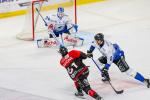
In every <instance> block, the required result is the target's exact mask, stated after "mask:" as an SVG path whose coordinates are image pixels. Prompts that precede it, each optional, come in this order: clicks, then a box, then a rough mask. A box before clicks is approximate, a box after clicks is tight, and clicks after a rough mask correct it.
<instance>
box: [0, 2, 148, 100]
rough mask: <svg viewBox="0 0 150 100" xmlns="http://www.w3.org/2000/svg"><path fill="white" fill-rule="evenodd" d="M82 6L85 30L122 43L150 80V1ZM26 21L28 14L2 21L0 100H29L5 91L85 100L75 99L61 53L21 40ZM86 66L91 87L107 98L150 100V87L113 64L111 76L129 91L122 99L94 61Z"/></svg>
mask: <svg viewBox="0 0 150 100" xmlns="http://www.w3.org/2000/svg"><path fill="white" fill-rule="evenodd" d="M78 8H79V9H78V20H79V22H78V25H79V29H80V30H81V31H84V32H91V33H96V32H103V33H104V34H105V36H106V38H107V39H108V40H111V41H113V42H117V43H119V44H120V46H121V47H122V49H124V51H125V54H126V60H127V62H128V63H129V65H130V66H131V67H132V68H133V69H135V70H137V71H139V72H141V73H142V74H143V75H144V76H145V77H149V78H150V64H149V58H150V53H149V51H150V0H107V1H106V2H101V3H95V4H90V5H84V6H80V7H78ZM23 21H24V16H19V17H13V18H7V19H0V88H1V89H2V90H1V89H0V100H29V99H25V97H20V98H19V97H18V98H17V99H15V98H13V96H12V95H11V93H10V95H4V94H5V92H4V90H3V89H6V90H7V89H8V90H15V91H20V92H23V93H28V94H32V95H36V96H40V97H45V98H49V100H80V99H78V98H76V97H74V95H73V94H74V92H75V91H76V90H75V88H74V87H73V82H72V80H71V79H70V78H69V77H68V75H67V72H66V70H65V69H64V68H62V67H61V66H60V64H59V60H60V55H59V54H58V53H57V51H56V49H51V48H41V49H39V48H37V47H36V44H35V42H26V41H20V40H17V39H16V38H15V36H16V34H17V33H19V32H20V31H21V30H22V28H23ZM87 48H88V46H87V45H85V46H83V47H79V48H75V49H79V50H82V51H85V52H86V50H87ZM97 57H98V55H96V56H95V59H96V58H97ZM85 63H86V64H87V65H90V66H91V67H90V68H89V69H90V75H89V81H90V83H91V87H92V88H93V89H95V90H96V91H97V92H98V94H100V95H101V96H102V97H104V99H105V100H134V99H135V100H150V89H147V88H146V87H145V86H144V85H143V84H141V83H140V82H137V81H136V80H134V79H132V78H129V77H127V76H126V75H125V74H122V73H121V72H120V71H119V70H118V68H117V67H116V66H114V65H112V67H111V69H110V74H111V77H112V83H113V84H114V86H115V87H116V88H119V87H120V88H121V89H124V90H125V92H124V94H122V95H116V94H115V93H114V92H113V90H112V89H111V88H110V86H109V85H106V84H103V83H102V82H101V77H100V74H99V71H98V70H97V68H96V67H95V65H94V64H93V62H92V61H91V60H90V59H88V60H86V61H85ZM7 93H8V94H9V92H6V94H7ZM9 96H11V97H12V98H9ZM86 98H87V100H92V98H90V97H89V96H86ZM31 100H32V99H31ZM41 100H45V99H41Z"/></svg>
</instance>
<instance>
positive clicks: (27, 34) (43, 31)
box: [16, 0, 77, 41]
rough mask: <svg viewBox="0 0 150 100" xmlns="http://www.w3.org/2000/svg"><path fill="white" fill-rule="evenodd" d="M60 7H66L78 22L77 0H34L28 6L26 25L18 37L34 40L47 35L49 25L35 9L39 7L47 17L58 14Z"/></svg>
mask: <svg viewBox="0 0 150 100" xmlns="http://www.w3.org/2000/svg"><path fill="white" fill-rule="evenodd" d="M58 7H64V9H65V13H66V14H67V15H69V16H70V18H71V19H72V21H73V23H77V14H76V10H77V7H76V0H34V1H31V2H30V4H29V6H28V8H27V13H26V15H25V21H24V27H23V29H22V31H21V32H20V33H18V34H17V36H16V37H17V39H20V40H26V41H32V40H36V39H38V38H44V37H47V36H48V33H47V31H48V30H47V27H46V26H45V23H44V22H43V20H42V18H41V17H40V16H39V14H38V12H37V11H36V10H35V9H36V8H37V9H38V10H39V12H40V13H41V15H42V16H43V17H44V18H45V17H46V16H47V15H52V14H57V8H58Z"/></svg>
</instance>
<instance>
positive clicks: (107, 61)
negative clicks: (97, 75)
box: [87, 33, 150, 88]
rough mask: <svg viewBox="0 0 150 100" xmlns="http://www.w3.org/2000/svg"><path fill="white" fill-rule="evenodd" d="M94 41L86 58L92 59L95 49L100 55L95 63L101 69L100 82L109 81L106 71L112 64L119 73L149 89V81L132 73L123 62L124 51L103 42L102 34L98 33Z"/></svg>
mask: <svg viewBox="0 0 150 100" xmlns="http://www.w3.org/2000/svg"><path fill="white" fill-rule="evenodd" d="M94 39H95V41H93V42H92V45H91V46H90V48H89V50H87V53H88V56H89V57H93V55H92V52H93V51H94V49H95V48H97V49H98V50H99V51H100V53H101V54H102V56H101V57H99V58H98V60H97V61H96V63H97V64H98V65H99V66H100V67H102V66H103V65H104V67H103V68H102V77H103V79H102V81H109V80H110V78H109V74H108V70H109V68H110V66H111V64H112V63H114V64H116V65H117V66H118V68H119V69H120V71H121V72H125V73H126V74H127V75H129V76H131V77H133V78H135V79H136V80H138V81H140V82H142V83H144V84H146V86H147V88H149V87H150V80H149V79H146V78H145V77H144V76H143V75H142V74H140V73H139V72H136V71H134V70H133V69H132V68H130V67H129V66H128V64H127V62H126V61H125V55H124V51H123V50H121V49H120V47H119V45H118V44H112V43H111V42H109V41H107V40H104V35H103V34H102V33H98V34H96V35H95V36H94Z"/></svg>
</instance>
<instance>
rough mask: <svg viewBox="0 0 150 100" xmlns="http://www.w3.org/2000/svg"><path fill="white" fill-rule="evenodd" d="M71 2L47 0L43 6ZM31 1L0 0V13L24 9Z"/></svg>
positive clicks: (67, 0) (66, 0)
mask: <svg viewBox="0 0 150 100" xmlns="http://www.w3.org/2000/svg"><path fill="white" fill-rule="evenodd" d="M69 1H71V0H48V1H47V2H46V3H45V5H53V4H57V3H64V2H69ZM30 2H31V0H0V13H7V12H12V11H18V10H23V9H26V8H27V6H28V5H29V4H30Z"/></svg>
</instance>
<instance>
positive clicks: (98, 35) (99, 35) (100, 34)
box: [94, 33, 104, 41]
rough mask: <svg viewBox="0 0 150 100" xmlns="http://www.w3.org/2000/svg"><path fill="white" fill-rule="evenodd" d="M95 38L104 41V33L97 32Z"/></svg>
mask: <svg viewBox="0 0 150 100" xmlns="http://www.w3.org/2000/svg"><path fill="white" fill-rule="evenodd" d="M94 39H95V40H101V41H104V35H103V33H97V34H96V35H95V36H94Z"/></svg>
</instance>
